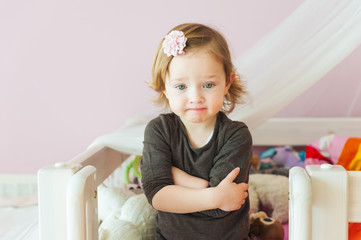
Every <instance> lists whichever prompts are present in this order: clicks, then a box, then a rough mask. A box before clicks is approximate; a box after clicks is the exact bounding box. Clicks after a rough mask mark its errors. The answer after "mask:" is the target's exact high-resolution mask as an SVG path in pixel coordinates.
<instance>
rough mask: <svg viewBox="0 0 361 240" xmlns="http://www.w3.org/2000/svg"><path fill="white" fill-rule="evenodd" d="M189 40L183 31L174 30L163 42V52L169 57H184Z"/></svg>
mask: <svg viewBox="0 0 361 240" xmlns="http://www.w3.org/2000/svg"><path fill="white" fill-rule="evenodd" d="M186 41H187V38H186V37H185V36H184V33H183V32H182V31H177V30H173V31H171V32H170V33H169V34H168V35H167V36H166V37H165V38H164V41H163V45H162V46H163V50H164V53H165V54H167V56H168V57H169V56H171V55H173V56H174V57H175V56H177V55H178V54H180V55H183V54H185V52H184V51H183V49H184V47H185V46H186Z"/></svg>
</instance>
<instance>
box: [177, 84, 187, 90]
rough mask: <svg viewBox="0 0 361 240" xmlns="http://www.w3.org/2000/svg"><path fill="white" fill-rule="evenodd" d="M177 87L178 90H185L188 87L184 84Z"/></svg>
mask: <svg viewBox="0 0 361 240" xmlns="http://www.w3.org/2000/svg"><path fill="white" fill-rule="evenodd" d="M176 88H178V90H184V89H185V88H186V86H184V85H177V86H176Z"/></svg>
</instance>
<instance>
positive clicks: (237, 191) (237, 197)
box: [216, 167, 248, 211]
mask: <svg viewBox="0 0 361 240" xmlns="http://www.w3.org/2000/svg"><path fill="white" fill-rule="evenodd" d="M239 171H240V169H239V168H238V167H237V168H235V169H233V170H232V171H231V172H230V173H229V174H228V175H227V177H225V179H223V180H222V181H221V182H220V183H219V185H218V186H217V187H216V194H217V196H216V197H217V198H218V201H219V207H218V208H220V209H222V210H223V211H234V210H238V209H240V208H241V206H242V205H243V204H244V202H245V200H246V198H247V196H248V193H247V190H248V184H247V183H239V184H237V183H235V182H233V181H234V179H235V178H236V177H237V175H238V173H239Z"/></svg>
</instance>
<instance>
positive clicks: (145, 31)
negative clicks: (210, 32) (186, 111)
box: [0, 0, 361, 173]
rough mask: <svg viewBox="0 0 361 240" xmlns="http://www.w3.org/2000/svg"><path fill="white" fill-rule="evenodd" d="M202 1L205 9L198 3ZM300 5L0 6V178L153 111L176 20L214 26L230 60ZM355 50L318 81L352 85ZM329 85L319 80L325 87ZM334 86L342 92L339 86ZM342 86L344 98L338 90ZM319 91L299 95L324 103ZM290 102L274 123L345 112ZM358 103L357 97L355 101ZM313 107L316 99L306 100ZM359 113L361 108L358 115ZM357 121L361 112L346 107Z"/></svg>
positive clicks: (56, 158) (356, 72)
mask: <svg viewBox="0 0 361 240" xmlns="http://www.w3.org/2000/svg"><path fill="white" fill-rule="evenodd" d="M206 3H207V4H206ZM300 3H302V0H293V1H287V0H274V1H269V0H258V1H246V0H232V1H231V0H227V1H219V0H211V1H193V0H184V1H181V2H179V1H177V2H174V3H171V2H170V1H162V0H152V1H115V0H109V1H85V0H77V1H70V0H63V1H45V0H40V1H25V0H20V1H5V2H3V3H2V4H1V5H2V6H1V8H0V32H1V37H0V109H1V116H0V123H1V124H0V160H1V169H0V173H27V172H29V173H35V172H36V171H37V169H39V168H40V167H42V166H44V165H46V164H50V163H55V162H61V161H68V160H70V159H71V158H72V157H74V156H76V155H77V154H79V153H80V152H82V151H83V150H84V149H85V148H86V147H87V146H88V145H89V144H90V143H91V142H92V140H94V139H95V138H96V137H97V136H99V135H102V134H105V133H108V132H111V131H114V130H116V129H118V128H120V127H121V126H122V125H123V124H124V123H125V120H126V119H127V118H128V117H129V116H132V115H133V114H136V113H139V112H142V111H144V110H147V109H149V108H150V107H151V106H152V103H151V99H152V96H153V93H152V91H151V90H150V89H149V88H148V87H147V86H146V84H145V81H148V80H150V71H151V64H152V60H153V55H154V51H155V49H156V47H157V45H158V43H159V41H160V40H161V38H162V37H163V36H164V34H165V33H166V32H167V31H168V30H169V29H170V28H171V27H173V26H174V25H176V24H179V23H183V22H192V21H194V22H201V23H206V24H210V25H213V26H216V27H217V28H218V29H219V30H220V31H221V32H222V33H223V34H224V35H225V36H226V38H227V39H228V41H229V43H230V45H231V50H232V54H233V56H234V57H236V56H238V55H239V54H240V53H242V52H243V51H244V50H245V49H247V48H249V47H250V46H252V44H253V43H255V41H257V40H258V39H259V38H261V37H262V36H263V35H264V34H266V33H267V32H269V31H271V30H272V29H273V28H274V27H275V26H277V24H278V23H279V22H281V21H282V20H283V19H284V18H285V17H287V16H288V14H289V13H290V12H292V11H293V10H294V9H295V8H297V6H298V5H299V4H300ZM360 58H361V50H360V48H359V49H358V50H357V51H356V52H355V53H354V54H353V55H352V56H351V57H350V58H348V59H346V60H345V61H344V62H343V63H342V64H340V67H337V69H335V70H334V71H332V73H330V74H329V75H327V76H326V77H325V79H324V80H322V82H326V81H332V84H331V85H332V86H333V85H335V86H336V90H331V89H328V88H327V89H325V90H323V89H324V87H325V86H326V87H327V86H328V85H327V83H326V84H325V83H322V82H321V83H320V86H321V88H322V89H321V90H320V91H327V92H329V91H331V92H332V91H333V92H334V93H335V94H336V95H337V98H335V99H334V100H332V101H329V100H328V99H324V102H326V103H329V105H331V106H334V105H335V104H336V105H340V106H341V109H342V106H344V105H345V103H343V102H342V101H338V100H337V99H345V98H352V96H350V94H348V93H347V92H348V91H347V89H344V88H343V87H345V86H344V84H341V83H342V81H344V80H345V77H346V78H347V79H349V80H350V83H349V84H350V85H347V86H348V87H350V88H355V87H357V86H359V82H360V77H359V76H361V72H360V68H358V67H356V64H355V63H356V61H357V60H358V62H359V60H360ZM326 79H327V80H326ZM340 84H341V88H340ZM340 89H342V91H341V90H340ZM318 92H319V90H311V91H309V92H307V93H305V94H308V95H307V96H310V97H308V98H309V99H310V100H312V98H317V99H318V98H325V97H324V95H321V96H320V95H318ZM299 99H300V98H298V99H296V100H295V101H294V103H293V104H294V105H295V106H296V107H292V106H290V107H289V108H287V109H286V110H284V111H282V112H281V113H280V116H304V115H305V116H307V115H308V116H318V115H320V116H322V115H325V116H332V115H336V116H337V115H338V114H339V115H343V114H344V113H345V111H344V110H337V111H335V110H334V107H332V108H329V109H324V108H323V107H322V106H321V108H322V111H321V112H319V111H316V113H312V111H313V110H314V108H316V107H317V108H318V107H319V106H318V105H316V106H315V107H313V106H312V104H309V103H307V104H304V100H299ZM355 101H356V103H357V104H358V106H360V104H359V103H360V102H361V100H360V99H356V100H355ZM309 102H312V103H313V102H314V101H309ZM357 109H361V107H359V108H357ZM349 111H351V114H352V115H355V116H361V112H360V110H356V108H355V109H354V110H349Z"/></svg>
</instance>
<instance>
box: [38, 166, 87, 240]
mask: <svg viewBox="0 0 361 240" xmlns="http://www.w3.org/2000/svg"><path fill="white" fill-rule="evenodd" d="M80 168H81V166H80V164H61V163H59V164H55V165H50V166H47V167H44V168H41V169H40V170H39V171H38V197H39V230H40V232H39V234H40V240H50V239H51V240H64V239H67V216H66V208H67V207H66V194H67V188H68V183H69V181H70V179H71V177H72V176H73V175H74V173H76V172H77V171H78V170H79V169H80Z"/></svg>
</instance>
